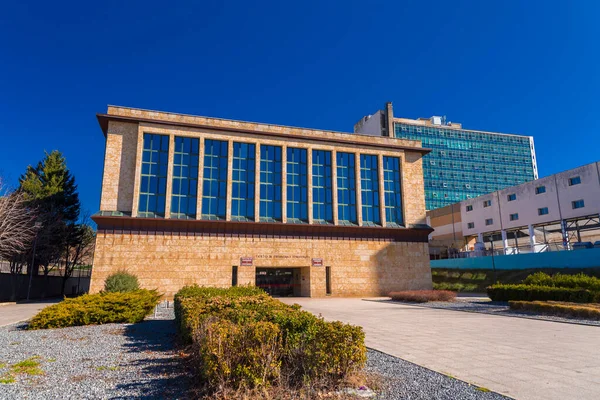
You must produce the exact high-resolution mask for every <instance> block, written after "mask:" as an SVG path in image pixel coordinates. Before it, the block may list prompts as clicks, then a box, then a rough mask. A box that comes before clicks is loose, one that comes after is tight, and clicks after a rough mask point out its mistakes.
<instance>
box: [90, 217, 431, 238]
mask: <svg viewBox="0 0 600 400" xmlns="http://www.w3.org/2000/svg"><path fill="white" fill-rule="evenodd" d="M92 220H93V221H94V222H96V224H98V233H100V234H101V233H121V234H124V233H131V234H146V235H147V234H150V235H156V234H170V233H172V234H175V235H187V236H224V237H258V238H262V237H264V238H269V237H287V238H290V237H291V238H297V237H300V238H311V239H323V240H367V241H390V242H420V243H427V241H428V235H429V234H430V233H431V232H433V229H431V227H429V226H426V225H423V226H417V227H410V228H382V227H370V226H344V225H314V224H313V225H309V224H289V223H285V224H284V223H271V222H238V221H210V220H190V219H164V218H139V217H138V218H134V217H128V216H103V215H98V214H96V215H94V216H92Z"/></svg>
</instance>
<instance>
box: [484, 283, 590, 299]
mask: <svg viewBox="0 0 600 400" xmlns="http://www.w3.org/2000/svg"><path fill="white" fill-rule="evenodd" d="M487 293H488V296H489V297H490V299H492V301H510V300H524V301H534V300H553V301H567V302H572V303H592V302H595V301H598V300H600V296H599V294H598V293H596V292H593V291H590V290H587V289H574V288H560V287H552V286H534V285H525V284H520V285H504V284H497V285H492V286H489V287H488V288H487Z"/></svg>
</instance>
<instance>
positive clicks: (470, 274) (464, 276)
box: [460, 272, 473, 280]
mask: <svg viewBox="0 0 600 400" xmlns="http://www.w3.org/2000/svg"><path fill="white" fill-rule="evenodd" d="M460 279H467V280H470V279H473V274H472V273H470V272H465V273H463V274H462V275H461V277H460Z"/></svg>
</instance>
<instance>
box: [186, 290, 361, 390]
mask: <svg viewBox="0 0 600 400" xmlns="http://www.w3.org/2000/svg"><path fill="white" fill-rule="evenodd" d="M175 310H176V314H177V318H178V327H179V332H180V334H181V336H182V338H183V339H184V340H186V341H192V342H193V343H194V348H195V349H196V351H195V355H196V359H197V360H198V365H199V370H200V373H201V374H202V375H203V376H204V377H205V378H206V380H207V381H208V383H209V385H210V386H212V387H219V386H220V385H229V387H230V388H234V389H235V388H240V387H259V386H268V385H270V384H273V383H274V382H275V381H276V380H277V379H285V384H286V385H289V386H293V385H302V384H305V383H306V382H313V383H315V382H337V381H339V380H340V379H343V378H344V377H345V376H346V375H347V374H348V373H350V372H352V371H354V370H356V369H359V368H362V366H364V364H365V362H366V347H365V345H364V333H363V331H362V328H360V327H356V326H352V325H348V324H343V323H341V322H326V321H324V320H323V319H322V318H319V317H316V316H315V315H313V314H311V313H308V312H306V311H302V310H300V306H298V305H293V306H290V305H287V304H284V303H282V302H280V301H278V300H275V299H273V298H271V297H270V296H268V295H267V294H266V293H264V292H263V291H262V290H260V289H256V288H250V287H246V288H237V287H236V288H231V289H213V288H200V287H197V286H196V287H186V288H183V289H182V290H181V291H180V292H179V293H177V294H176V295H175ZM273 327H276V328H277V329H274V328H273ZM234 342H235V343H234ZM274 344H276V348H273V345H274ZM219 346H220V347H219ZM255 352H258V353H255ZM257 354H259V355H260V354H262V355H260V358H256V357H258V355H257ZM273 357H274V358H273ZM235 365H239V368H238V367H233V366H235ZM236 368H237V369H236ZM278 377H279V378H278Z"/></svg>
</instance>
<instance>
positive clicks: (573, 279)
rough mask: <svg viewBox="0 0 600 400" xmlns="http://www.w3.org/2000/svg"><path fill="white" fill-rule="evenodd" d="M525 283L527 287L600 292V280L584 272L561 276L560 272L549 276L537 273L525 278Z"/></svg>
mask: <svg viewBox="0 0 600 400" xmlns="http://www.w3.org/2000/svg"><path fill="white" fill-rule="evenodd" d="M523 283H524V284H526V285H537V286H552V287H562V288H575V289H588V290H591V291H595V292H600V279H598V278H596V277H595V276H589V275H586V274H584V273H582V272H580V273H578V274H575V275H568V274H561V273H560V272H559V273H556V274H554V275H548V274H546V273H544V272H536V273H534V274H531V275H529V276H528V277H527V278H525V280H524V281H523Z"/></svg>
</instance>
